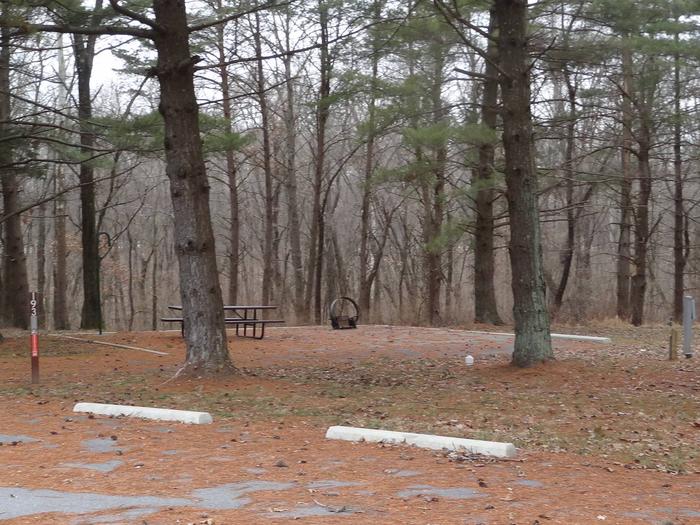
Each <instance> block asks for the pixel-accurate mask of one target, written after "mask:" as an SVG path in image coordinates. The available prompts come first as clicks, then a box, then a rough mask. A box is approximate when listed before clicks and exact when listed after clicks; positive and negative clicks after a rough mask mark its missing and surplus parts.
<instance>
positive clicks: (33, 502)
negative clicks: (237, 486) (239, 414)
mask: <svg viewBox="0 0 700 525" xmlns="http://www.w3.org/2000/svg"><path fill="white" fill-rule="evenodd" d="M192 503H193V502H192V501H191V500H188V499H184V498H161V497H154V496H112V495H107V494H94V493H81V492H76V493H72V492H61V491H58V490H46V489H38V490H32V489H23V488H18V487H0V509H2V510H1V511H0V518H1V519H3V520H5V519H11V518H19V517H22V516H31V515H33V514H40V513H43V512H64V513H70V514H81V513H88V512H99V511H104V510H113V509H119V508H124V507H140V508H142V509H144V508H146V509H153V510H152V512H155V511H156V510H158V509H160V508H163V507H178V506H185V505H191V504H192Z"/></svg>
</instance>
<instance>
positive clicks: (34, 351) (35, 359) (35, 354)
mask: <svg viewBox="0 0 700 525" xmlns="http://www.w3.org/2000/svg"><path fill="white" fill-rule="evenodd" d="M37 304H38V303H37V300H36V292H32V297H31V299H30V301H29V314H30V318H29V327H30V329H31V334H30V336H29V346H30V349H31V356H32V384H37V383H38V382H39V319H38V316H37Z"/></svg>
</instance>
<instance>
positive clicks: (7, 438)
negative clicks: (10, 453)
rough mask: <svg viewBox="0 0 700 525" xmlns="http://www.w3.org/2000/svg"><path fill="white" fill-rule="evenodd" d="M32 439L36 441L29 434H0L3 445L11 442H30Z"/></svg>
mask: <svg viewBox="0 0 700 525" xmlns="http://www.w3.org/2000/svg"><path fill="white" fill-rule="evenodd" d="M33 441H38V439H36V438H33V437H29V436H23V435H21V434H18V435H16V436H13V435H12V434H0V443H2V444H3V445H5V444H13V443H32V442H33Z"/></svg>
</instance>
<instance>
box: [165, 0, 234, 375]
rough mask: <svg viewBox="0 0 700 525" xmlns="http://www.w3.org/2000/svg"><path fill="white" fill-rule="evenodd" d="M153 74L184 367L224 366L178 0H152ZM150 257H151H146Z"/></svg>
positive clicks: (204, 183)
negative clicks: (177, 277)
mask: <svg viewBox="0 0 700 525" xmlns="http://www.w3.org/2000/svg"><path fill="white" fill-rule="evenodd" d="M153 9H154V13H155V17H156V23H157V24H158V29H157V30H156V31H155V37H154V42H155V46H156V50H157V51H158V63H157V66H156V72H157V76H158V81H159V83H160V90H161V100H160V105H159V111H160V112H161V114H162V115H163V119H164V124H165V158H166V173H167V176H168V178H169V180H170V195H171V198H172V204H173V213H174V216H175V239H174V240H175V252H176V254H177V259H178V264H179V273H180V295H181V298H182V306H183V318H184V328H185V342H186V345H187V353H186V354H187V359H186V363H185V370H186V371H190V372H194V370H197V373H202V372H204V373H211V372H218V371H231V370H233V365H232V363H231V359H230V357H229V353H228V346H227V341H226V330H225V325H224V311H223V301H222V295H221V287H220V285H219V274H218V271H217V267H216V250H215V246H214V233H213V230H212V224H211V215H210V210H209V189H210V187H209V181H208V180H207V175H206V170H205V165H204V157H203V153H202V143H201V139H200V131H199V119H198V113H199V109H198V106H197V100H196V98H195V92H194V82H193V80H194V63H195V58H194V57H192V56H191V55H190V48H189V32H188V27H187V14H186V9H185V2H184V0H154V2H153ZM154 263H155V262H154Z"/></svg>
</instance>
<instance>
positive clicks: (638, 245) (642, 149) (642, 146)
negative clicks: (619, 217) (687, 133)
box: [630, 110, 651, 326]
mask: <svg viewBox="0 0 700 525" xmlns="http://www.w3.org/2000/svg"><path fill="white" fill-rule="evenodd" d="M648 119H649V117H648V115H646V111H645V110H642V115H641V118H640V130H639V136H638V138H637V142H638V144H639V151H638V152H637V157H638V161H639V175H638V176H639V193H638V195H637V203H636V206H635V210H634V259H633V262H634V274H633V275H632V282H631V286H630V309H631V322H632V324H633V325H634V326H640V325H641V324H642V323H643V322H644V296H645V294H646V289H647V266H648V261H647V254H648V250H649V236H650V234H651V232H650V228H649V198H650V197H651V166H650V165H649V161H650V159H649V155H650V150H651V131H650V125H651V123H650V122H649V120H648Z"/></svg>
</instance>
